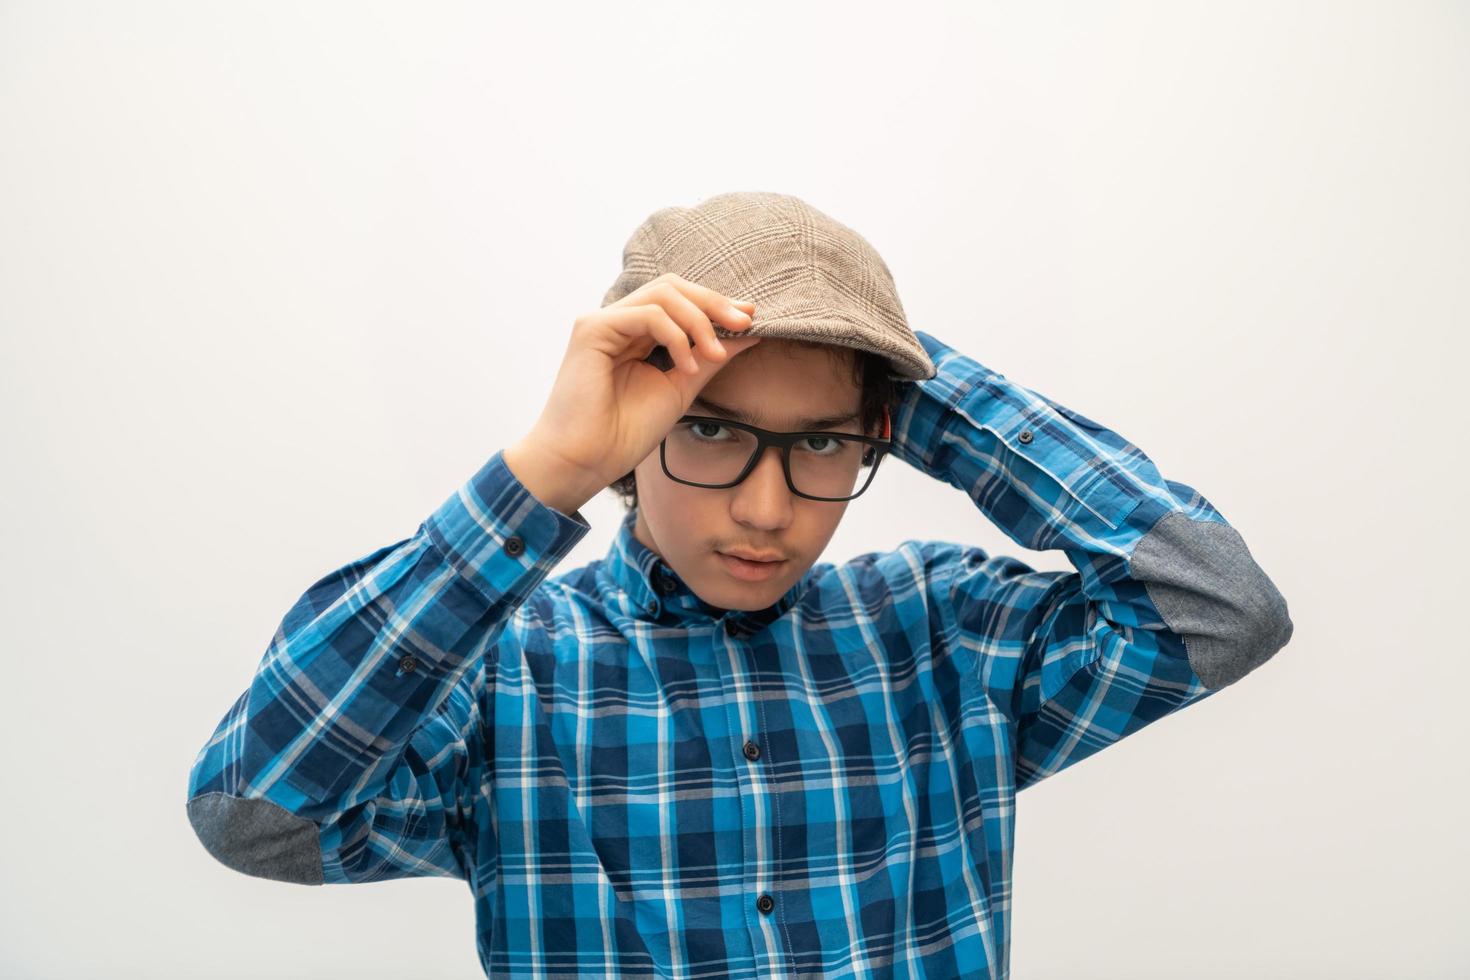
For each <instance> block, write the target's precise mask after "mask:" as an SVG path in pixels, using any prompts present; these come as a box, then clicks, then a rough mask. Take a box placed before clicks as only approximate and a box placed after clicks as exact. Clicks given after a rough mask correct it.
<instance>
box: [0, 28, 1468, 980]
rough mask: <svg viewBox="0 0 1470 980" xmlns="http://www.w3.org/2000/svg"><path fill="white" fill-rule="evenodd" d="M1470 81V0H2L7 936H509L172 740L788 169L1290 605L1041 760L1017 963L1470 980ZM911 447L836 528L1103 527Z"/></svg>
mask: <svg viewBox="0 0 1470 980" xmlns="http://www.w3.org/2000/svg"><path fill="white" fill-rule="evenodd" d="M1467 83H1470V12H1467V6H1466V5H1465V4H1463V3H1461V4H1429V3H1404V2H1398V3H1386V2H1385V3H1376V4H1362V3H1355V4H1347V3H1320V4H1279V3H1253V4H1243V5H1242V4H1204V3H1199V4H1196V3H1190V4H1181V3H1154V4H1146V5H1141V4H1094V3H1088V4H1082V3H1078V4H1062V5H1058V4H1020V3H1016V4H1010V5H1006V6H995V5H981V4H973V3H960V2H954V3H949V4H943V5H933V4H927V5H926V4H922V3H920V4H904V5H898V4H894V3H888V4H881V5H878V4H859V3H853V2H844V3H841V4H837V3H822V4H801V3H792V2H785V3H770V2H751V0H743V2H741V3H739V4H728V3H726V4H696V3H622V4H594V3H591V2H588V3H574V4H566V3H563V4H529V3H521V4H516V5H501V4H490V3H483V4H475V5H469V4H465V5H460V4H452V5H451V4H426V3H422V2H420V3H412V4H410V3H400V4H381V3H378V4H367V3H361V2H353V3H342V4H326V3H315V4H295V3H269V4H265V3H241V2H232V3H219V2H210V3H204V2H199V0H190V2H179V3H171V4H163V3H128V4H124V3H95V4H82V3H59V2H29V3H18V2H4V3H0V324H3V348H0V386H3V387H0V416H3V425H4V447H3V448H4V456H3V460H4V470H5V478H4V484H3V485H4V487H5V506H6V510H7V512H8V514H9V518H8V519H7V520H6V521H5V522H4V525H3V526H4V532H3V533H4V542H3V544H4V549H3V557H4V561H3V563H0V575H3V581H0V597H3V602H4V609H3V615H4V619H5V622H6V624H7V627H8V629H7V631H6V634H5V640H4V660H3V666H4V675H3V679H0V725H3V730H0V736H3V737H0V762H3V769H0V773H3V777H4V787H5V788H4V805H3V806H0V833H3V841H4V845H3V847H0V889H3V892H0V895H3V898H0V975H4V976H6V977H101V976H107V977H149V978H161V977H189V978H196V977H257V976H262V975H264V976H272V977H346V976H349V975H350V976H353V977H358V978H370V977H384V978H405V977H413V978H421V977H473V976H479V975H480V971H479V965H478V962H477V960H476V957H475V950H474V931H473V929H474V922H473V916H472V911H473V910H472V902H471V897H470V894H469V892H468V890H467V888H466V887H465V886H464V885H463V884H462V883H456V882H453V881H450V880H445V879H417V880H410V881H395V882H383V883H377V884H373V885H363V886H359V887H352V888H344V887H323V888H308V887H303V886H298V885H288V884H284V883H279V882H271V881H266V880H262V879H256V878H251V877H248V876H245V875H241V874H238V873H236V872H233V871H230V870H228V869H226V868H225V867H223V866H222V865H220V864H218V863H216V862H215V861H214V859H213V858H211V857H210V856H209V855H208V853H207V852H206V851H205V850H204V849H203V847H202V846H201V845H200V844H199V842H198V841H197V840H196V838H195V837H194V835H193V833H192V831H191V829H190V827H189V824H188V821H187V819H186V816H185V809H184V802H185V784H186V779H187V775H188V770H189V766H190V764H191V762H192V761H193V758H194V755H195V753H196V752H197V751H198V750H199V748H200V747H201V746H202V745H203V743H204V741H205V740H206V739H207V738H208V736H209V735H210V734H211V732H212V731H213V728H214V725H215V724H216V723H217V721H218V720H219V719H220V718H221V717H222V716H223V714H224V713H225V712H226V710H227V709H228V708H229V707H230V705H231V703H232V702H233V701H234V699H235V697H236V696H237V695H238V694H239V693H240V692H241V691H242V690H243V689H244V688H245V686H246V685H247V684H248V682H249V680H250V676H251V674H252V672H253V670H254V667H255V666H256V663H257V662H258V660H259V658H260V656H261V655H262V653H263V652H264V650H265V647H266V644H267V643H268V641H269V639H270V637H271V634H272V633H273V632H274V630H275V628H276V625H277V624H278V622H279V620H280V618H281V616H282V615H283V614H284V612H285V610H286V609H287V608H289V606H290V605H291V603H292V602H294V601H295V599H296V598H297V597H298V596H299V595H300V593H301V592H302V591H303V590H304V589H305V587H306V586H307V585H309V584H310V583H311V582H313V581H315V580H316V579H317V578H319V577H320V576H321V575H323V574H325V573H326V572H327V571H330V570H331V569H333V568H336V567H338V566H340V565H342V564H344V563H346V562H347V561H349V560H351V559H353V558H356V557H358V556H360V555H362V554H365V553H367V552H368V551H371V550H373V549H374V548H376V547H379V546H380V545H383V544H386V543H389V542H392V541H396V540H399V539H401V538H404V537H407V536H408V535H410V534H412V533H413V531H414V529H415V528H416V526H417V525H418V524H419V522H420V521H422V520H423V519H424V518H425V517H426V516H427V515H428V513H429V512H430V511H431V510H432V509H433V508H434V507H435V506H437V505H438V504H439V503H440V502H441V501H442V500H443V499H444V498H445V497H447V496H448V495H449V494H450V493H451V492H453V491H454V490H455V488H457V487H458V486H459V484H460V483H461V482H462V481H463V480H465V479H467V478H468V477H469V476H470V475H471V474H472V473H473V472H474V471H475V470H476V469H477V468H478V467H479V466H480V464H481V463H482V462H483V461H484V460H485V459H487V458H488V457H489V456H490V454H492V453H493V452H494V451H495V450H497V449H499V448H502V447H504V446H506V445H508V444H509V443H510V442H511V441H512V440H513V439H515V438H517V437H518V436H520V435H521V434H522V433H523V432H524V431H525V430H526V429H527V428H528V427H529V426H530V424H531V423H532V421H533V420H534V419H535V417H536V414H537V413H538V412H539V410H540V407H541V405H542V404H543V402H544V398H545V394H546V392H547V391H548V389H549V386H550V381H551V378H552V377H553V375H554V373H555V370H556V367H557V365H558V363H559V361H560V357H561V354H562V352H563V350H564V348H565V344H566V339H567V332H568V330H569V329H570V325H571V322H572V320H573V318H574V317H576V316H577V315H578V314H580V313H583V312H586V311H589V310H592V309H595V308H596V307H597V306H598V305H600V301H601V296H602V294H603V291H604V290H605V289H606V288H607V287H608V286H609V285H610V284H611V282H612V280H613V278H614V277H615V276H616V274H617V272H618V268H619V262H620V255H621V249H622V246H623V243H624V241H625V240H626V238H627V236H628V235H629V233H631V231H632V229H633V228H634V227H635V226H636V225H637V224H638V222H640V221H641V220H642V219H643V218H644V217H645V216H646V215H647V214H648V213H650V212H651V211H653V210H654V209H656V208H659V207H663V206H666V205H671V204H680V205H686V206H689V205H693V204H695V203H697V202H698V201H699V200H701V199H703V198H705V197H707V196H709V195H712V194H715V193H719V192H722V191H726V190H777V191H781V192H785V193H791V194H796V195H798V196H800V197H802V198H804V199H805V200H807V201H808V202H809V203H811V204H812V205H814V206H815V207H817V208H819V209H821V210H823V211H826V212H827V213H828V214H830V215H832V216H833V217H835V218H837V219H838V220H840V221H842V222H844V223H846V224H848V225H850V226H852V227H853V228H855V229H857V230H858V231H860V232H861V233H862V234H863V235H864V236H865V237H867V238H868V240H869V241H870V242H872V243H873V245H874V246H875V247H876V248H877V249H878V250H879V251H880V252H881V253H882V254H883V255H884V257H885V258H886V260H887V262H888V264H889V267H890V268H891V270H892V271H893V273H894V276H895V279H896V281H897V283H898V286H899V290H900V294H901V296H902V298H903V301H904V305H905V308H906V310H907V313H908V317H909V321H910V324H911V326H913V327H914V328H916V329H922V330H926V331H928V332H930V333H932V334H934V335H935V336H937V337H939V338H941V339H943V340H945V341H946V342H948V343H950V344H952V345H954V346H957V347H959V348H960V349H962V350H963V351H965V352H966V353H968V354H970V355H972V356H974V357H975V358H977V359H978V360H980V361H981V362H982V363H984V364H986V365H988V366H990V367H992V368H994V369H996V370H999V371H1001V372H1002V373H1004V374H1006V375H1007V376H1008V377H1010V378H1012V379H1013V380H1016V381H1019V382H1021V383H1023V384H1026V385H1028V386H1030V387H1032V388H1035V389H1036V390H1038V391H1041V392H1043V393H1045V394H1047V395H1048V396H1050V397H1052V398H1054V399H1057V400H1059V401H1061V402H1063V403H1064V404H1067V405H1068V406H1070V407H1073V408H1075V409H1077V410H1078V411H1081V412H1083V413H1084V414H1086V415H1089V416H1091V417H1092V418H1094V419H1097V420H1099V421H1101V422H1103V423H1104V424H1106V425H1108V426H1109V427H1111V428H1113V429H1115V430H1117V431H1119V432H1120V433H1122V434H1124V435H1125V436H1127V437H1128V438H1129V439H1131V440H1133V441H1134V442H1135V443H1137V444H1138V445H1139V446H1140V447H1141V448H1143V449H1144V450H1145V451H1146V452H1148V454H1149V455H1150V456H1151V457H1152V458H1153V459H1154V461H1155V462H1156V463H1157V464H1158V465H1159V467H1160V469H1161V470H1162V472H1163V473H1164V475H1165V476H1166V477H1169V478H1171V479H1174V480H1179V481H1182V482H1184V483H1187V484H1189V485H1190V486H1193V487H1195V488H1196V489H1198V490H1200V491H1201V492H1202V493H1204V494H1205V495H1206V496H1207V497H1208V498H1209V499H1210V500H1211V501H1212V502H1213V503H1214V504H1215V505H1216V506H1217V507H1218V508H1219V509H1220V510H1221V512H1222V513H1223V514H1224V515H1225V516H1226V517H1227V518H1228V519H1229V520H1230V522H1231V523H1232V524H1234V525H1235V527H1236V528H1237V529H1238V530H1240V532H1241V533H1242V535H1243V536H1244V538H1245V540H1246V541H1247V543H1248V545H1249V547H1250V549H1251V552H1252V554H1253V556H1254V557H1255V558H1256V560H1257V561H1258V562H1259V563H1260V564H1261V566H1262V567H1263V568H1264V569H1265V570H1266V571H1267V573H1268V574H1269V575H1270V576H1271V577H1272V579H1273V581H1274V582H1275V583H1276V584H1277V585H1278V587H1279V588H1280V589H1281V591H1282V592H1283V594H1284V595H1285V596H1286V597H1287V600H1288V603H1289V606H1290V610H1291V615H1292V618H1293V621H1294V623H1295V635H1294V636H1293V638H1292V640H1291V642H1290V644H1289V645H1288V646H1287V648H1286V649H1285V650H1283V651H1282V652H1281V653H1280V654H1278V655H1277V657H1276V658H1275V659H1274V660H1272V661H1271V662H1269V663H1268V664H1266V665H1265V666H1264V667H1262V668H1261V669H1260V670H1259V671H1257V672H1256V673H1254V674H1253V675H1251V676H1250V677H1248V678H1247V679H1245V680H1244V681H1242V682H1241V683H1240V684H1239V685H1236V686H1234V687H1232V688H1230V689H1229V690H1228V691H1226V692H1223V693H1222V694H1221V695H1219V696H1217V697H1216V698H1213V699H1210V700H1208V701H1206V702H1204V703H1201V704H1200V705H1198V706H1195V707H1192V708H1191V709H1189V710H1187V711H1185V712H1183V713H1181V714H1179V715H1177V716H1173V717H1170V718H1166V719H1164V720H1162V721H1161V722H1159V723H1157V724H1155V725H1153V726H1151V727H1150V728H1149V729H1146V730H1144V731H1142V732H1140V733H1138V734H1136V735H1134V736H1131V737H1129V738H1128V739H1127V740H1126V741H1125V742H1123V743H1120V744H1118V745H1116V746H1114V747H1112V748H1110V749H1108V750H1107V751H1105V752H1104V753H1102V754H1100V755H1098V756H1096V757H1094V758H1092V759H1089V760H1087V761H1085V762H1083V763H1081V764H1079V765H1077V766H1076V767H1075V768H1073V769H1070V770H1067V771H1065V772H1064V773H1062V774H1060V775H1058V776H1057V777H1055V778H1054V779H1052V780H1049V781H1047V782H1044V783H1042V784H1041V785H1039V786H1037V787H1035V788H1034V789H1031V790H1028V791H1026V792H1025V793H1023V794H1022V795H1021V796H1020V798H1019V816H1018V839H1017V854H1016V865H1015V892H1014V922H1013V925H1014V935H1013V947H1012V948H1013V953H1012V966H1013V969H1014V975H1015V976H1016V977H1018V978H1027V980H1034V978H1063V977H1089V978H1090V977H1099V978H1113V977H1117V978H1124V977H1127V978H1178V977H1241V976H1251V977H1290V978H1304V977H1324V978H1326V977H1331V978H1349V977H1365V978H1367V977H1373V978H1379V977H1394V978H1403V977H1452V976H1465V975H1466V972H1467V971H1470V930H1467V929H1466V921H1467V913H1470V901H1467V898H1466V894H1467V887H1466V877H1467V871H1470V867H1467V865H1470V861H1467V851H1470V848H1467V844H1466V819H1467V816H1470V814H1467V789H1466V773H1467V766H1466V762H1465V756H1464V749H1465V748H1466V746H1467V744H1470V739H1467V735H1470V732H1467V711H1466V700H1465V690H1466V682H1467V680H1470V668H1467V653H1470V642H1467V639H1466V627H1465V621H1464V606H1463V604H1462V603H1463V598H1464V594H1465V591H1466V584H1467V582H1466V575H1465V572H1464V563H1465V560H1466V554H1467V545H1470V541H1467V535H1466V532H1465V527H1466V523H1467V520H1470V515H1467V512H1466V504H1467V503H1470V498H1467V494H1466V481H1465V474H1466V467H1465V464H1464V462H1463V454H1464V452H1465V451H1466V448H1467V440H1466V439H1465V436H1464V429H1465V422H1466V413H1465V411H1464V408H1463V407H1462V406H1463V403H1462V400H1461V399H1462V398H1463V397H1464V391H1463V388H1462V386H1461V385H1459V384H1457V382H1459V381H1460V380H1461V379H1462V378H1463V376H1464V372H1465V358H1466V354H1467V344H1466V341H1465V336H1464V332H1465V329H1466V326H1467V322H1470V317H1467V302H1466V299H1467V295H1466V294H1467V281H1470V277H1467V269H1470V233H1467V228H1470V189H1467V188H1470V184H1467V174H1470V125H1467V120H1470V112H1467V101H1470V100H1467V96H1470V84H1467ZM881 477H882V479H880V481H879V483H878V485H876V486H875V487H874V488H873V489H872V490H870V491H869V493H868V495H867V496H866V497H865V498H863V499H862V500H860V501H858V502H857V503H855V504H854V505H853V506H852V507H850V508H849V510H848V513H847V516H846V517H845V519H844V522H843V524H842V526H841V527H840V528H839V530H838V532H837V535H836V537H835V538H834V539H833V542H832V544H831V546H830V548H829V549H828V552H827V553H826V555H824V558H825V559H826V560H832V561H841V560H845V559H846V558H847V557H850V556H851V555H854V554H856V553H859V552H861V551H866V550H870V549H875V548H883V549H886V548H892V547H895V546H896V545H897V544H898V543H899V542H900V541H902V540H904V539H907V538H933V539H947V540H960V541H965V542H971V543H975V544H979V545H981V546H984V547H986V548H987V549H989V550H990V551H991V552H992V553H1007V552H1008V553H1011V554H1016V555H1018V556H1019V557H1023V558H1025V559H1026V560H1028V561H1030V562H1032V563H1033V564H1034V565H1035V566H1036V567H1038V568H1046V569H1067V568H1069V567H1070V566H1069V565H1068V564H1067V563H1066V559H1065V556H1064V555H1062V554H1061V553H1060V552H1055V553H1036V552H1028V551H1025V550H1024V549H1020V548H1018V547H1017V546H1015V545H1013V544H1012V543H1011V542H1010V541H1009V539H1007V538H1005V537H1004V535H1002V534H1001V533H1000V532H999V531H998V530H997V529H996V528H995V527H994V526H993V525H991V524H990V523H989V522H988V521H987V520H985V519H984V517H983V515H981V514H980V513H978V512H977V511H976V510H975V508H974V507H973V505H972V504H971V503H970V502H969V500H968V499H967V498H966V497H965V496H964V495H963V494H962V493H960V492H958V491H956V490H954V489H953V488H950V487H948V486H947V485H943V484H940V483H938V482H936V481H933V480H930V479H928V478H926V477H924V476H923V475H922V474H920V473H919V472H918V471H916V470H914V469H912V468H910V467H908V466H905V465H902V464H898V463H893V464H891V466H890V467H889V468H886V469H885V470H884V472H883V473H882V474H881ZM584 513H585V514H586V515H587V516H588V518H589V520H590V521H591V523H592V525H593V529H592V532H591V533H590V534H589V535H588V536H587V537H586V538H585V539H584V540H583V541H582V542H581V543H580V545H579V546H578V548H577V549H576V551H574V552H573V553H572V554H571V555H570V556H569V557H568V558H567V559H565V561H566V562H568V563H569V564H567V565H566V566H565V567H566V568H570V567H574V566H575V565H580V564H582V563H583V562H585V561H588V560H590V559H592V558H595V557H598V556H600V555H601V554H602V553H603V551H604V550H605V548H606V546H607V544H608V543H609V541H610V540H611V536H612V532H613V530H614V529H615V525H616V521H617V518H618V517H619V516H620V514H621V509H620V507H619V504H618V502H617V500H616V499H615V498H614V497H613V495H612V494H611V493H610V492H608V493H604V494H602V495H601V496H599V497H598V498H597V499H596V500H594V501H592V502H591V503H590V504H588V505H587V507H586V508H585V510H584ZM895 514H899V515H901V517H895V516H894V515H895Z"/></svg>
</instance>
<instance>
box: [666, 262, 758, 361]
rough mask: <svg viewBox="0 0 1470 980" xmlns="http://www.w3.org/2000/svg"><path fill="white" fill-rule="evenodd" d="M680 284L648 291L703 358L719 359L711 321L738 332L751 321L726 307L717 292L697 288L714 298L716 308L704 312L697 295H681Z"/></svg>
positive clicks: (742, 314)
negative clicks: (689, 338)
mask: <svg viewBox="0 0 1470 980" xmlns="http://www.w3.org/2000/svg"><path fill="white" fill-rule="evenodd" d="M680 282H683V281H682V280H681V281H679V282H674V281H669V282H664V283H660V284H659V285H658V286H657V287H656V288H655V289H653V290H651V291H650V292H651V294H652V298H653V299H654V300H655V301H656V302H658V303H659V304H661V305H662V306H663V307H664V308H665V309H666V310H668V311H669V316H671V317H673V318H674V321H675V322H676V323H678V324H679V326H680V327H681V328H683V329H684V330H685V332H687V333H688V334H689V336H690V337H692V338H694V342H695V343H696V344H698V345H699V347H700V348H701V350H703V351H704V356H705V357H708V358H712V359H717V358H720V357H722V356H723V354H722V352H721V349H720V348H721V345H720V339H719V337H717V336H716V335H715V328H714V323H713V322H712V318H713V320H715V321H718V322H719V323H720V324H721V325H722V326H725V327H727V328H729V329H732V330H733V329H737V328H738V329H740V330H743V329H745V328H746V327H748V326H749V325H750V323H751V318H750V317H749V316H748V315H746V314H745V313H744V312H743V311H742V310H740V309H739V308H738V307H735V306H732V305H730V303H729V302H728V301H727V300H726V299H725V298H724V297H722V296H720V294H719V293H716V292H714V290H709V289H705V287H703V286H700V287H698V288H699V289H700V290H704V292H705V293H708V294H710V295H712V296H715V297H718V301H717V302H718V305H717V307H716V308H715V309H714V310H713V312H711V311H709V310H707V309H706V308H705V307H703V306H701V305H700V303H699V300H700V299H701V296H700V295H699V294H692V295H691V293H689V292H685V291H684V290H683V289H682V288H681V286H680ZM690 285H693V284H690Z"/></svg>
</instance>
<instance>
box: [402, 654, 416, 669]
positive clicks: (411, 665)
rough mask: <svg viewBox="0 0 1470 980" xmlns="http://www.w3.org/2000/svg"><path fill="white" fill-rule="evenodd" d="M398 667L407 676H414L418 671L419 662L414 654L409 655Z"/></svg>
mask: <svg viewBox="0 0 1470 980" xmlns="http://www.w3.org/2000/svg"><path fill="white" fill-rule="evenodd" d="M398 666H399V668H400V669H402V671H403V672H404V673H405V674H412V673H413V672H414V671H415V670H418V667H419V662H418V661H417V660H415V659H414V656H413V654H408V655H407V656H405V657H404V658H403V659H402V660H399V661H398Z"/></svg>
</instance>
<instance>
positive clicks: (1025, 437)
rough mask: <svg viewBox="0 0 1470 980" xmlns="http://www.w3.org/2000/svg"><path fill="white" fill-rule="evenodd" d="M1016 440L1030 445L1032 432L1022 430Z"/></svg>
mask: <svg viewBox="0 0 1470 980" xmlns="http://www.w3.org/2000/svg"><path fill="white" fill-rule="evenodd" d="M1016 438H1017V439H1019V440H1021V441H1022V442H1025V443H1029V442H1030V441H1031V430H1030V429H1022V430H1021V434H1020V435H1018V436H1016Z"/></svg>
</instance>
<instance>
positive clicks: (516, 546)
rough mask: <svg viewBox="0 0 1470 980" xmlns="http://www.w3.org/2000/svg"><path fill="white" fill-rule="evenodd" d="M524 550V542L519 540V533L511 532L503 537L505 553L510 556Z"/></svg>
mask: <svg viewBox="0 0 1470 980" xmlns="http://www.w3.org/2000/svg"><path fill="white" fill-rule="evenodd" d="M525 550H526V542H524V541H522V540H521V537H520V535H518V534H512V535H511V536H510V537H508V538H506V539H505V553H506V554H507V555H510V556H511V557H515V556H516V555H519V554H520V553H521V552H523V551H525Z"/></svg>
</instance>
